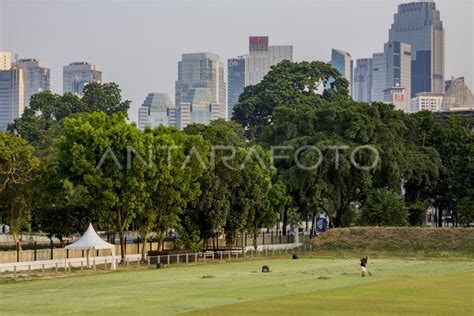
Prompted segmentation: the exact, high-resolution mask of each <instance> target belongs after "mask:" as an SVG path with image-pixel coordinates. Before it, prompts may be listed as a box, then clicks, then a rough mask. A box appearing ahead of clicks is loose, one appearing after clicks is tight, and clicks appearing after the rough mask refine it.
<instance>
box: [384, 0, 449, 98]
mask: <svg viewBox="0 0 474 316" xmlns="http://www.w3.org/2000/svg"><path fill="white" fill-rule="evenodd" d="M389 41H397V42H403V43H407V44H410V45H411V52H412V54H411V60H412V65H411V83H412V87H411V97H414V96H415V95H416V94H417V93H419V92H438V93H443V92H444V28H443V22H442V21H441V19H440V14H439V11H438V10H437V9H436V4H435V3H434V2H433V1H419V2H411V3H405V4H400V5H399V6H398V12H397V13H396V14H395V16H394V22H393V24H392V26H391V28H390V31H389Z"/></svg>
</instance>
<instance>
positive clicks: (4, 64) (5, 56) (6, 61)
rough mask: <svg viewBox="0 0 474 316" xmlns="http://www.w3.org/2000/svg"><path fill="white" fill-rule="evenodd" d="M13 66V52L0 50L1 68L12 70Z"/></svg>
mask: <svg viewBox="0 0 474 316" xmlns="http://www.w3.org/2000/svg"><path fill="white" fill-rule="evenodd" d="M11 68H12V53H10V52H0V70H10V69H11Z"/></svg>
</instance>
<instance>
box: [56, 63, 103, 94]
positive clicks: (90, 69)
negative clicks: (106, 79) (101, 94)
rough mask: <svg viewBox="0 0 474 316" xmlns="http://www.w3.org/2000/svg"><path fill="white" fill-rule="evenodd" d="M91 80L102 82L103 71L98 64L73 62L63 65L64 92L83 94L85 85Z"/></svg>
mask: <svg viewBox="0 0 474 316" xmlns="http://www.w3.org/2000/svg"><path fill="white" fill-rule="evenodd" d="M91 82H102V71H100V69H99V66H98V65H96V64H89V63H87V62H73V63H70V64H69V65H67V66H63V93H67V92H71V93H74V94H75V95H78V96H82V95H83V94H84V92H83V90H84V87H85V86H86V85H87V84H89V83H91Z"/></svg>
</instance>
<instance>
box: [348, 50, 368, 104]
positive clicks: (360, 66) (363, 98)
mask: <svg viewBox="0 0 474 316" xmlns="http://www.w3.org/2000/svg"><path fill="white" fill-rule="evenodd" d="M352 92H353V98H354V100H355V101H357V102H366V103H370V102H372V58H362V59H357V61H356V68H355V69H354V87H353V89H352Z"/></svg>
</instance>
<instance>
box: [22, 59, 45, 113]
mask: <svg viewBox="0 0 474 316" xmlns="http://www.w3.org/2000/svg"><path fill="white" fill-rule="evenodd" d="M16 64H17V66H18V68H20V69H23V74H24V76H25V78H24V82H25V107H28V106H29V104H30V101H31V97H32V96H33V95H34V94H36V93H39V92H41V91H49V81H50V72H49V68H48V64H47V63H46V62H44V61H40V60H36V59H20V60H19V61H18V62H16Z"/></svg>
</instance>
